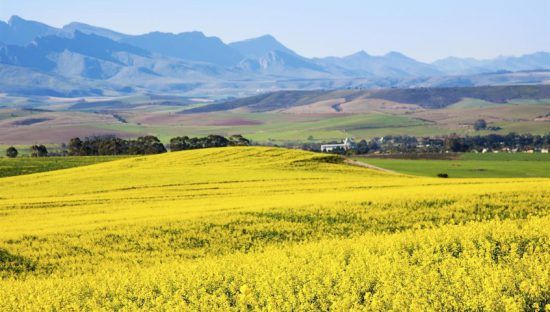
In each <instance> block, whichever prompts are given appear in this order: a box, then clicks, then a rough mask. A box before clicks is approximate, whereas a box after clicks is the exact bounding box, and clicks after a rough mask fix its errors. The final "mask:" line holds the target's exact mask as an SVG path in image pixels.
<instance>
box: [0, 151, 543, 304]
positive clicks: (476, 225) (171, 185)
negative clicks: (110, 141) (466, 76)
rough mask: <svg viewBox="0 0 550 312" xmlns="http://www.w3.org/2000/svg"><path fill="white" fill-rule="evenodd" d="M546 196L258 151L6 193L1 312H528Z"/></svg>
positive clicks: (159, 162)
mask: <svg viewBox="0 0 550 312" xmlns="http://www.w3.org/2000/svg"><path fill="white" fill-rule="evenodd" d="M549 186H550V180H548V179H453V180H448V179H447V180H446V179H436V178H419V177H410V176H402V175H396V174H389V173H384V172H378V171H374V170H370V169H365V168H362V167H353V166H349V165H346V164H344V163H341V162H340V160H339V159H338V158H335V157H334V156H330V155H321V154H313V153H308V152H302V151H295V150H287V149H279V148H259V147H240V148H222V149H205V150H196V151H187V152H178V153H170V154H164V155H156V156H148V157H139V158H130V159H124V160H118V161H114V162H108V163H102V164H97V165H92V166H85V167H79V168H72V169H66V170H60V171H51V172H46V173H39V174H33V175H27V176H18V177H10V178H2V179H0V187H1V189H2V193H1V194H0V212H1V213H2V218H0V227H1V228H2V231H1V232H0V277H1V278H0V297H1V298H3V300H1V301H0V310H10V311H13V310H37V309H52V310H85V309H90V310H117V309H118V310H124V309H126V310H136V309H141V310H155V309H167V308H168V309H174V310H231V311H233V310H235V311H238V310H246V309H258V310H268V309H277V310H280V309H282V310H296V309H307V310H319V309H321V310H363V309H374V310H380V309H382V310H384V309H395V310H402V309H406V308H407V307H409V308H410V307H413V309H418V310H430V309H437V308H438V307H443V306H445V307H450V306H452V307H465V306H468V307H470V308H472V309H487V310H502V309H505V308H507V307H520V308H525V309H527V308H528V307H532V306H534V305H537V306H540V305H544V304H545V302H547V299H548V294H547V292H546V290H547V289H548V287H549V286H550V280H548V278H545V277H547V276H549V274H548V273H549V272H548V267H549V265H548V264H549V262H550V258H549V257H550V254H549V252H548V248H544V246H546V245H545V244H547V242H548V240H549V239H550V237H549V233H548V230H547V229H548V224H549V222H550V219H549V216H548V212H549V211H550V207H548V203H549V201H548V198H549V196H550V193H549V191H548V190H549V189H550V188H549ZM541 246H542V248H541ZM442 277H444V278H442ZM473 277H475V278H473ZM304 285H307V287H304ZM434 294H437V296H434ZM426 298H430V300H426Z"/></svg>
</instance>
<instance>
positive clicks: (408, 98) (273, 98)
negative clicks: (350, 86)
mask: <svg viewBox="0 0 550 312" xmlns="http://www.w3.org/2000/svg"><path fill="white" fill-rule="evenodd" d="M467 98H471V99H479V100H483V101H487V102H490V103H497V104H498V103H500V104H505V103H507V102H508V101H511V100H521V99H532V100H541V99H550V85H535V86H494V87H474V88H416V89H384V90H336V91H278V92H273V93H266V94H262V95H258V96H253V97H249V98H242V99H236V100H232V101H228V102H221V103H214V104H209V105H205V106H201V107H197V108H191V109H187V110H184V111H183V113H205V112H215V111H225V110H232V109H236V108H244V109H247V110H249V111H252V112H265V111H273V110H280V109H288V108H292V107H299V106H305V105H309V104H313V103H316V102H319V101H327V100H337V102H338V104H337V105H336V104H335V105H336V106H334V111H335V112H338V111H339V109H340V108H339V107H341V106H342V105H345V104H346V103H351V102H354V101H356V100H357V99H380V100H387V101H391V102H395V103H402V104H415V105H419V106H420V107H422V108H431V109H437V108H444V107H447V106H450V105H452V104H455V103H458V102H460V101H462V100H464V99H467ZM338 99H342V100H338Z"/></svg>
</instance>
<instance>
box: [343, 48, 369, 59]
mask: <svg viewBox="0 0 550 312" xmlns="http://www.w3.org/2000/svg"><path fill="white" fill-rule="evenodd" d="M346 57H349V58H364V57H371V55H370V54H368V53H367V52H366V51H365V50H361V51H359V52H356V53H353V54H351V55H348V56H346Z"/></svg>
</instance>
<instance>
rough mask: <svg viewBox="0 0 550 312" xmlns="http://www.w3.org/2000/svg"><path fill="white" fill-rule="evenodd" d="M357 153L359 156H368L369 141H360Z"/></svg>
mask: <svg viewBox="0 0 550 312" xmlns="http://www.w3.org/2000/svg"><path fill="white" fill-rule="evenodd" d="M356 152H357V154H366V153H368V152H369V143H367V141H365V140H361V141H359V143H357V147H356Z"/></svg>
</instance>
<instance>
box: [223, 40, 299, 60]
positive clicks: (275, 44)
mask: <svg viewBox="0 0 550 312" xmlns="http://www.w3.org/2000/svg"><path fill="white" fill-rule="evenodd" d="M229 46H230V47H232V48H233V49H235V50H236V51H238V52H239V53H240V54H242V55H244V56H246V57H248V58H260V57H263V56H264V55H266V54H267V53H269V52H271V51H280V52H284V53H286V54H290V55H293V56H297V57H301V56H299V55H298V54H297V53H296V52H294V51H292V50H291V49H289V48H287V47H286V46H284V45H283V44H282V43H281V42H279V41H278V40H277V39H276V38H275V37H273V36H272V35H269V34H266V35H263V36H261V37H257V38H251V39H247V40H243V41H238V42H233V43H230V44H229Z"/></svg>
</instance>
